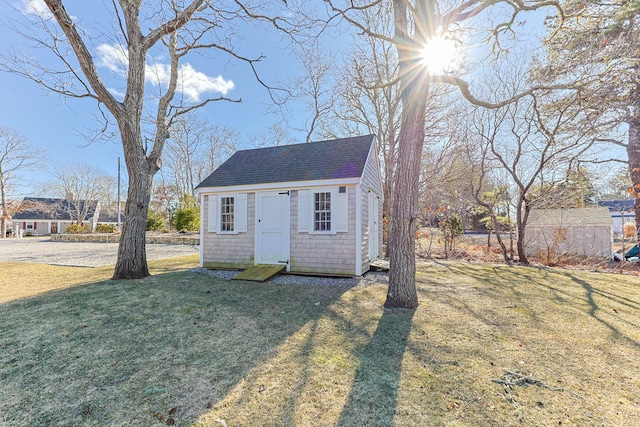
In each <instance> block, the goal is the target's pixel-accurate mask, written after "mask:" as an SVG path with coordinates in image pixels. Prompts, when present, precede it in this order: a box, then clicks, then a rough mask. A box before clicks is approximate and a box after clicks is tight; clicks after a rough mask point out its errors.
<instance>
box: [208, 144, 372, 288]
mask: <svg viewBox="0 0 640 427" xmlns="http://www.w3.org/2000/svg"><path fill="white" fill-rule="evenodd" d="M196 191H197V193H198V194H199V197H200V202H201V220H200V224H201V225H200V264H201V266H202V267H206V268H212V269H216V268H218V269H223V268H232V269H246V268H249V267H252V266H254V265H257V264H280V265H284V266H286V271H288V272H295V273H308V274H323V275H344V276H354V275H355V276H360V275H362V274H363V273H365V272H366V271H368V270H369V264H370V262H372V261H374V260H376V259H377V258H378V256H379V254H380V248H381V247H382V179H381V176H380V166H379V162H378V157H377V150H376V145H375V136H374V135H367V136H358V137H351V138H342V139H334V140H328V141H318V142H308V143H304V144H293V145H283V146H276V147H268V148H258V149H253V150H242V151H238V152H236V153H235V154H234V155H233V156H231V157H230V158H229V159H228V160H227V161H226V162H224V163H223V164H222V165H220V167H218V168H217V169H216V170H215V171H214V172H213V173H212V174H211V175H209V177H207V178H206V179H205V180H204V181H202V182H201V183H200V184H199V185H198V186H197V187H196Z"/></svg>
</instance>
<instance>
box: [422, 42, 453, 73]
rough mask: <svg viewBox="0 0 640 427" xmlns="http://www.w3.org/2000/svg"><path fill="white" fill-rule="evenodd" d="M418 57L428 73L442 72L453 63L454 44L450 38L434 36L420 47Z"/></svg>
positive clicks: (449, 68) (447, 69)
mask: <svg viewBox="0 0 640 427" xmlns="http://www.w3.org/2000/svg"><path fill="white" fill-rule="evenodd" d="M420 57H421V59H422V63H423V64H424V65H425V66H426V67H427V69H428V71H429V73H431V74H443V73H445V72H447V71H451V68H452V67H453V66H454V65H455V60H456V44H455V42H454V41H453V40H451V39H448V38H445V37H442V36H435V37H433V38H431V39H430V40H429V41H428V42H427V44H426V45H425V46H424V47H423V48H422V50H421V52H420Z"/></svg>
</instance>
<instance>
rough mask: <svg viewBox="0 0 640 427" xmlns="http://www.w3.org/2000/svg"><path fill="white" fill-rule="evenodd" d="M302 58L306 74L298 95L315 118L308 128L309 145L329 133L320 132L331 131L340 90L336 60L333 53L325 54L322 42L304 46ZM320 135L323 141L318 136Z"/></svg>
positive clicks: (310, 121)
mask: <svg viewBox="0 0 640 427" xmlns="http://www.w3.org/2000/svg"><path fill="white" fill-rule="evenodd" d="M298 55H299V57H300V59H299V61H300V63H301V66H302V70H303V75H302V76H300V77H299V78H298V80H297V81H296V84H295V87H296V92H297V93H296V96H297V97H298V98H300V99H301V100H302V102H303V103H304V105H305V107H306V110H307V111H308V112H309V113H310V115H311V117H310V118H309V119H308V120H307V122H306V123H305V128H304V132H305V133H306V136H305V142H311V141H313V140H318V139H321V138H322V137H323V136H327V135H328V134H329V133H327V132H325V133H324V134H322V133H319V131H322V130H323V129H327V128H331V124H330V119H329V118H330V113H331V111H332V109H333V108H334V106H335V103H336V97H337V91H338V88H337V85H336V83H335V72H336V60H335V58H334V56H333V55H332V54H331V53H328V52H325V51H323V50H322V48H321V47H320V46H319V45H318V43H312V44H311V45H310V46H308V47H307V46H304V45H303V46H301V52H300V53H299V54H298ZM318 134H319V135H321V136H320V138H316V137H315V136H316V135H318Z"/></svg>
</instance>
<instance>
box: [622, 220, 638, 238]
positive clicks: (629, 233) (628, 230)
mask: <svg viewBox="0 0 640 427" xmlns="http://www.w3.org/2000/svg"><path fill="white" fill-rule="evenodd" d="M623 227H624V237H625V238H626V239H630V238H632V237H636V225H635V224H634V223H632V222H625V223H624V226H623Z"/></svg>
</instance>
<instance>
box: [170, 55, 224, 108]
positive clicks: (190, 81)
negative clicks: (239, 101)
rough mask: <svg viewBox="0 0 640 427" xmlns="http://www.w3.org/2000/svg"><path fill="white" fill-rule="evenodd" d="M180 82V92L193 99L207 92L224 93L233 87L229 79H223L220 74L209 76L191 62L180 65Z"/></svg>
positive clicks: (198, 98)
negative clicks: (195, 67) (197, 69)
mask: <svg viewBox="0 0 640 427" xmlns="http://www.w3.org/2000/svg"><path fill="white" fill-rule="evenodd" d="M180 83H181V86H182V87H181V89H182V93H184V94H185V95H186V96H187V97H189V98H191V99H193V100H194V101H196V102H197V101H199V100H200V95H201V94H203V93H207V92H217V93H221V94H222V95H226V94H227V92H229V91H230V90H232V89H233V88H234V87H235V84H234V83H233V81H231V80H225V79H224V78H223V77H222V76H218V77H209V76H207V75H206V74H204V73H201V72H199V71H196V70H195V69H194V68H193V67H192V66H191V64H188V63H187V64H184V65H182V66H181V67H180Z"/></svg>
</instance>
